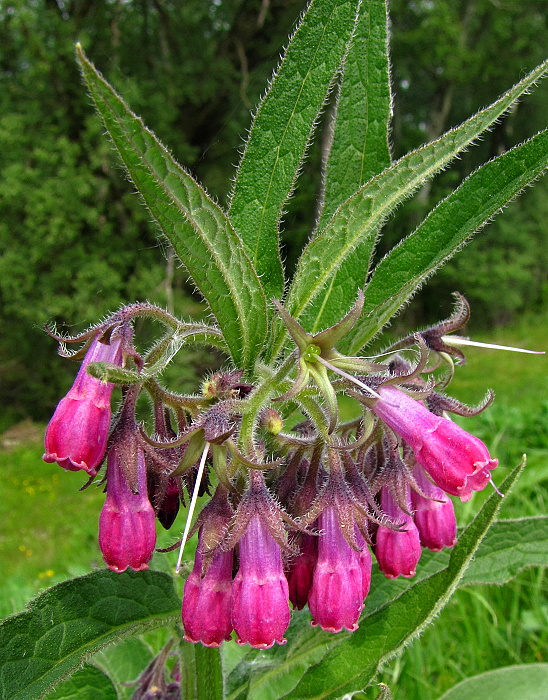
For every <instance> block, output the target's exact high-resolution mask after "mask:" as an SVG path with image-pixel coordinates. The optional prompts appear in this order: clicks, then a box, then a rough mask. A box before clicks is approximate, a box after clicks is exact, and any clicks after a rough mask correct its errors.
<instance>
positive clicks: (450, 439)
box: [373, 386, 498, 501]
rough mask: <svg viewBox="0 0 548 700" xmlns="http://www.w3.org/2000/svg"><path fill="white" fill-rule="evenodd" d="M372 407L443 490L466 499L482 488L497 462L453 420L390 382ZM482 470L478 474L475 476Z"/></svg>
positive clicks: (481, 444) (477, 439)
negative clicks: (435, 413) (435, 411)
mask: <svg viewBox="0 0 548 700" xmlns="http://www.w3.org/2000/svg"><path fill="white" fill-rule="evenodd" d="M378 393H379V395H380V396H381V399H380V400H379V401H377V402H376V404H375V405H374V406H373V411H374V412H375V413H376V414H377V415H378V416H379V418H381V419H382V420H383V421H384V422H385V423H386V424H387V425H388V426H390V427H391V428H392V429H393V430H394V431H396V432H397V433H398V434H399V435H401V437H402V438H403V439H404V440H405V441H406V442H408V443H409V445H410V446H411V448H412V449H413V452H414V453H415V456H416V458H417V462H418V463H419V464H420V465H421V466H422V467H423V469H424V470H425V471H426V472H427V473H428V474H429V475H430V477H431V478H432V479H433V480H434V482H435V483H436V484H437V485H438V486H439V487H440V488H442V489H443V490H444V491H445V492H446V493H449V494H451V495H453V496H459V498H461V500H463V501H466V500H468V499H469V498H470V496H471V495H472V491H479V490H481V489H482V488H485V486H486V485H487V483H488V482H489V478H486V475H487V473H488V472H489V471H490V470H492V469H494V468H495V467H496V466H497V465H498V460H496V459H491V457H490V455H489V451H488V449H487V447H486V446H485V445H484V443H483V442H482V441H481V440H480V439H479V438H477V437H475V436H474V435H470V434H469V433H467V432H466V431H465V430H463V429H462V428H461V427H459V426H458V425H457V424H456V423H453V421H450V420H448V419H447V418H443V417H441V416H436V415H434V414H433V413H431V412H430V411H429V410H428V409H427V408H426V407H425V406H424V405H423V404H422V403H421V402H420V401H415V400H414V399H412V398H411V397H410V396H407V394H405V393H404V392H403V391H401V390H400V389H397V388H396V387H393V386H381V387H380V388H379V390H378ZM480 472H481V476H477V477H476V478H474V477H475V476H476V475H477V474H478V473H480Z"/></svg>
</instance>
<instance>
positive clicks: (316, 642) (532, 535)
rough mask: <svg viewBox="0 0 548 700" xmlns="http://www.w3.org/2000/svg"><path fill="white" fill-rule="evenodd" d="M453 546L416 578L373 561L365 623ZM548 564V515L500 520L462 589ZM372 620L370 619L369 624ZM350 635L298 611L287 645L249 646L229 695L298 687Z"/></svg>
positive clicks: (441, 561) (443, 564) (255, 697)
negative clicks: (390, 573) (385, 570)
mask: <svg viewBox="0 0 548 700" xmlns="http://www.w3.org/2000/svg"><path fill="white" fill-rule="evenodd" d="M451 555H452V553H451V550H448V549H444V550H443V551H442V552H430V551H429V550H427V549H423V553H422V557H421V560H420V563H419V566H418V567H417V575H416V576H415V577H414V578H413V579H406V578H401V577H400V578H398V579H388V578H386V576H384V574H382V573H381V572H380V571H379V569H378V566H376V565H374V567H373V573H372V577H371V591H370V593H369V595H368V597H367V600H366V607H365V610H364V613H363V615H362V621H361V623H360V624H364V621H365V620H366V619H367V618H369V617H371V616H372V615H373V614H374V613H376V612H377V611H379V610H381V609H382V608H385V607H386V606H387V605H390V604H392V602H393V601H395V600H396V599H397V598H399V597H400V596H401V595H402V594H403V593H405V592H406V591H408V590H409V589H410V588H413V587H414V586H416V585H417V584H418V583H419V582H421V581H424V580H426V579H429V578H431V577H432V576H434V575H435V574H439V572H441V571H443V570H446V569H447V567H448V565H449V561H450V558H451ZM547 564H548V516H539V517H531V518H522V519H515V520H498V521H495V522H494V523H493V524H492V525H491V527H490V529H489V531H488V532H487V534H486V535H485V537H484V539H483V540H482V542H481V544H480V546H479V548H478V550H477V552H476V553H475V555H474V558H473V559H472V560H471V562H470V564H469V566H468V568H467V569H466V571H465V573H464V575H463V576H462V578H461V579H460V581H459V588H460V587H463V586H467V585H471V584H499V585H502V584H504V583H507V582H508V581H510V580H511V579H512V578H514V577H515V576H516V575H517V574H518V573H519V572H520V571H523V569H526V568H529V567H532V566H546V565H547ZM366 624H367V623H366ZM345 636H346V638H347V639H348V638H350V639H352V636H351V635H344V634H341V635H336V636H334V635H331V634H328V633H326V632H323V631H322V630H320V629H318V628H313V627H311V626H310V615H309V613H308V612H307V611H306V610H304V611H298V612H293V614H292V620H291V627H290V628H289V630H288V633H287V638H288V644H287V646H283V647H276V648H275V649H272V650H271V651H270V652H269V654H268V656H266V655H265V654H264V653H263V652H261V651H255V650H251V651H248V652H247V654H246V655H245V657H244V658H243V659H242V660H241V661H240V662H239V664H237V666H236V667H235V668H234V670H233V671H232V673H231V674H230V676H229V678H228V681H227V700H235V699H236V698H237V697H238V694H239V693H241V692H242V689H243V687H244V686H245V685H246V683H247V684H249V688H248V693H249V695H248V696H245V697H247V698H248V700H262V699H263V698H265V700H266V699H268V698H273V699H274V698H276V697H277V696H276V692H278V693H279V696H281V695H282V692H283V693H288V692H290V690H292V689H293V688H295V687H296V685H297V683H298V682H299V680H300V679H301V677H302V676H303V675H304V674H305V673H306V671H307V670H308V668H309V667H311V666H313V665H315V664H318V663H320V661H321V660H322V658H323V657H324V656H325V654H326V653H327V652H328V651H329V650H330V649H332V648H333V647H334V646H337V645H338V644H340V643H342V642H343V640H344V637H345Z"/></svg>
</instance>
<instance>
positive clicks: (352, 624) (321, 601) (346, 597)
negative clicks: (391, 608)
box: [308, 506, 364, 632]
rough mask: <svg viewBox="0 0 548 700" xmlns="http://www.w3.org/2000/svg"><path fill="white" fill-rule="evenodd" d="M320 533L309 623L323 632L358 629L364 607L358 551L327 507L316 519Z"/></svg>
mask: <svg viewBox="0 0 548 700" xmlns="http://www.w3.org/2000/svg"><path fill="white" fill-rule="evenodd" d="M318 526H319V527H320V528H321V530H322V534H321V535H320V538H319V541H318V562H317V564H316V568H315V569H314V577H313V581H312V588H311V590H310V595H309V596H308V607H309V608H310V612H311V614H312V624H313V625H319V626H320V627H321V628H322V629H323V630H325V631H326V632H340V631H341V630H342V629H343V627H345V628H346V629H347V630H349V631H350V632H353V631H354V630H356V629H357V628H358V619H359V617H360V613H361V611H362V608H363V598H364V596H363V588H362V585H363V582H362V572H361V567H360V562H359V555H358V552H356V551H354V550H353V549H352V548H351V547H350V545H349V544H348V542H347V541H346V540H345V538H344V536H343V533H342V530H341V526H340V523H339V519H338V518H337V513H336V511H335V509H334V508H333V507H332V506H329V507H327V508H326V509H325V510H324V511H323V513H321V514H320V517H319V518H318Z"/></svg>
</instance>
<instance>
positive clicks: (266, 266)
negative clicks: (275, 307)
mask: <svg viewBox="0 0 548 700" xmlns="http://www.w3.org/2000/svg"><path fill="white" fill-rule="evenodd" d="M357 7H358V2H357V0H343V1H341V0H323V1H321V2H320V1H319V0H315V1H314V2H312V3H311V4H310V6H309V8H308V11H307V12H306V14H305V15H304V17H303V19H302V21H301V23H300V25H299V27H298V28H297V30H296V32H295V33H294V35H293V37H292V38H291V40H290V42H289V45H288V47H287V49H286V51H285V54H284V57H283V58H282V62H281V64H280V66H279V68H278V71H277V73H276V74H275V75H274V78H273V80H272V82H271V84H270V87H269V89H268V91H267V93H266V95H265V97H264V98H263V100H262V102H261V103H260V105H259V107H258V109H257V113H256V115H255V118H254V120H253V124H252V126H251V131H250V134H249V138H248V140H247V144H246V146H245V150H244V153H243V156H242V159H241V162H240V165H239V168H238V172H237V175H236V181H235V183H234V189H233V193H232V196H231V205H230V218H231V221H232V223H233V225H234V227H235V229H236V230H237V231H238V233H239V234H240V236H241V237H242V240H243V242H244V245H245V249H246V251H247V253H248V255H249V257H250V259H251V261H252V262H253V264H254V265H255V267H256V269H257V271H258V273H259V275H260V277H261V280H262V283H263V285H264V288H265V290H266V292H267V295H268V296H269V297H271V296H275V297H280V296H281V294H282V293H283V289H284V276H283V269H282V263H281V261H280V252H279V236H278V233H279V230H278V226H279V221H280V218H281V216H282V213H283V207H284V204H285V202H286V201H287V199H288V197H289V196H290V194H291V191H292V189H293V187H294V185H295V180H296V175H297V173H298V170H299V166H300V164H301V161H302V159H303V156H304V153H305V150H306V147H307V145H308V143H309V141H310V138H311V135H312V132H313V129H314V126H315V123H316V120H317V117H318V114H319V111H320V109H321V107H322V105H323V103H324V101H325V99H326V96H327V94H328V92H329V88H330V86H331V84H332V82H333V77H334V74H335V73H336V71H337V69H338V68H339V66H340V64H341V61H342V59H343V57H344V54H345V51H346V47H347V42H348V40H349V39H350V35H351V33H352V30H353V27H354V21H355V16H356V9H357Z"/></svg>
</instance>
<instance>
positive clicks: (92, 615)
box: [0, 570, 180, 700]
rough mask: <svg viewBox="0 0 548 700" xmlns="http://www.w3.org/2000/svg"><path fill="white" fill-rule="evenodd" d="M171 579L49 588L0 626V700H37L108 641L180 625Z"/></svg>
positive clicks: (136, 576)
mask: <svg viewBox="0 0 548 700" xmlns="http://www.w3.org/2000/svg"><path fill="white" fill-rule="evenodd" d="M179 615H180V600H179V598H178V596H177V594H176V593H175V590H174V588H173V579H172V578H171V576H168V575H167V574H163V573H161V572H159V571H139V572H129V571H127V572H124V573H122V574H117V573H113V572H111V571H104V570H103V571H96V572H94V573H92V574H89V575H87V576H82V577H81V578H76V579H72V580H71V581H65V582H64V583H60V584H58V585H56V586H53V587H52V588H50V589H49V590H48V591H46V592H45V593H43V594H42V595H40V596H38V598H36V599H35V600H34V601H32V602H31V603H30V605H29V607H28V609H27V610H25V611H24V612H22V613H20V614H19V615H14V616H13V617H9V618H8V619H7V620H5V621H4V622H3V623H2V625H1V626H0V649H2V659H1V667H0V698H1V700H37V698H41V697H43V696H44V695H45V694H46V693H47V692H48V691H50V690H51V689H52V688H53V687H54V686H55V685H56V684H57V683H59V682H60V681H61V680H62V679H63V678H66V677H67V676H68V675H70V674H71V673H73V672H74V671H75V670H76V669H77V668H79V667H80V666H81V665H82V663H83V662H84V660H85V659H86V658H88V657H89V656H90V654H92V653H93V652H95V651H98V650H99V649H102V648H103V647H105V646H106V645H107V644H109V643H110V642H112V641H114V640H117V639H121V638H123V637H124V636H127V635H130V634H138V633H140V632H143V631H145V630H146V629H152V628H154V627H158V626H162V625H170V624H173V623H174V622H175V621H177V620H178V619H179Z"/></svg>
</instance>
